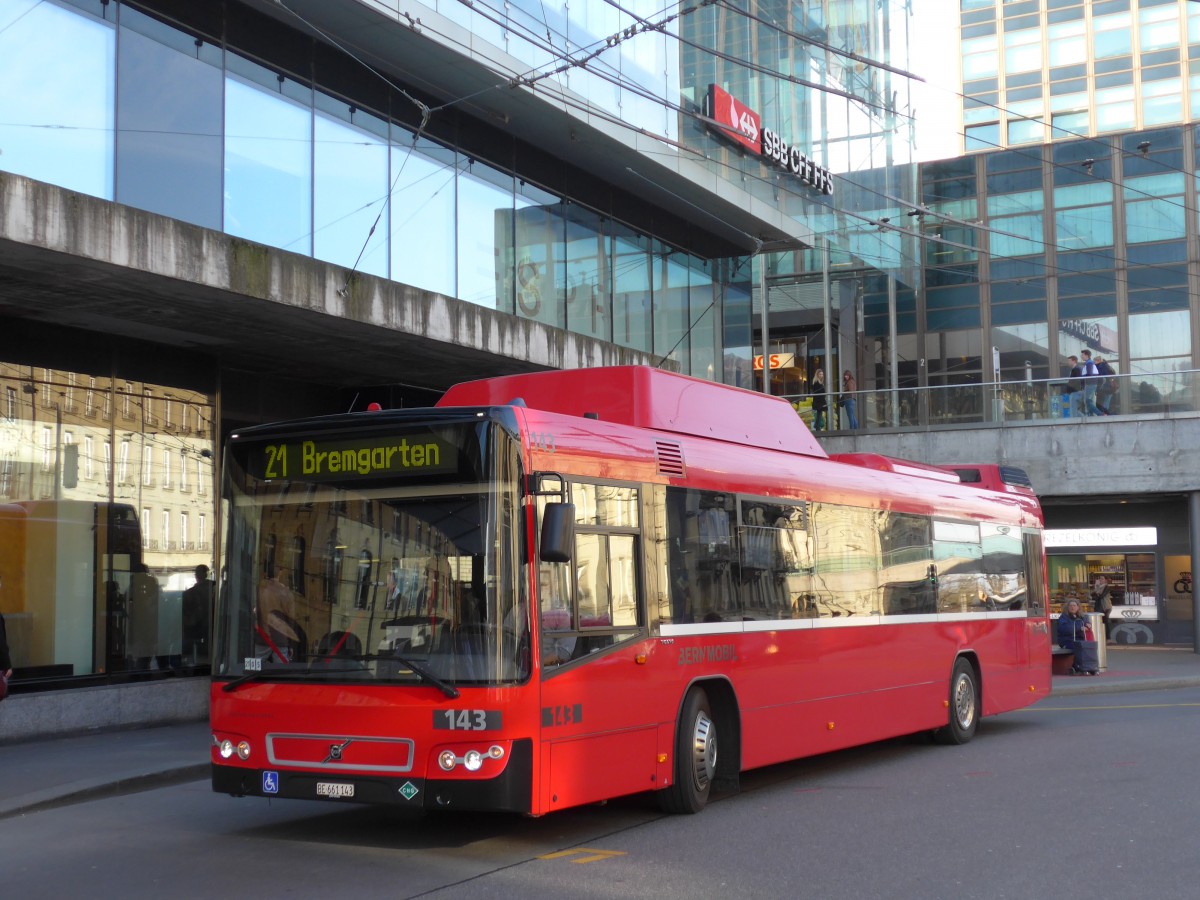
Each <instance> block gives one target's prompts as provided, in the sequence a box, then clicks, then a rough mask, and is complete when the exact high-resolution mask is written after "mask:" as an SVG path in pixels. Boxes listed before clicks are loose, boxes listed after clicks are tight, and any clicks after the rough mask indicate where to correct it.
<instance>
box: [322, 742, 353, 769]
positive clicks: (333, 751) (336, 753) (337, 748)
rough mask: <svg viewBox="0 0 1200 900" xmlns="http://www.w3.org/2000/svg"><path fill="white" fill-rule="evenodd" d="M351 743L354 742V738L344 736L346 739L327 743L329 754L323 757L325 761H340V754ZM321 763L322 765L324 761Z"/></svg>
mask: <svg viewBox="0 0 1200 900" xmlns="http://www.w3.org/2000/svg"><path fill="white" fill-rule="evenodd" d="M353 743H354V738H346V740H345V741H343V742H342V743H340V744H330V745H329V755H328V756H327V757H325V762H326V763H331V762H340V761H341V759H342V754H343V753H344V752H345V751H346V748H347V747H349V746H350V745H351V744H353ZM322 765H324V763H322Z"/></svg>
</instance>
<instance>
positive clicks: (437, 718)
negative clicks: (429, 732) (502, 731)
mask: <svg viewBox="0 0 1200 900" xmlns="http://www.w3.org/2000/svg"><path fill="white" fill-rule="evenodd" d="M433 728H434V730H435V731H497V730H498V729H499V728H500V710H498V709H439V710H437V711H435V712H434V714H433Z"/></svg>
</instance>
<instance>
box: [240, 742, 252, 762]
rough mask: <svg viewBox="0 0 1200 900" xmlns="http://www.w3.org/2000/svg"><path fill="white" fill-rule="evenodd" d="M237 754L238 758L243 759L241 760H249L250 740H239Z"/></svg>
mask: <svg viewBox="0 0 1200 900" xmlns="http://www.w3.org/2000/svg"><path fill="white" fill-rule="evenodd" d="M237 755H238V759H241V760H247V759H249V758H250V742H249V741H238V745H237Z"/></svg>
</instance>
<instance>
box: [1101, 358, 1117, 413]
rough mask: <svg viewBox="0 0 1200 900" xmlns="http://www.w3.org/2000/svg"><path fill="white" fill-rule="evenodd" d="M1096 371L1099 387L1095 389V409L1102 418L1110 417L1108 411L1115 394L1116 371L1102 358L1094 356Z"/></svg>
mask: <svg viewBox="0 0 1200 900" xmlns="http://www.w3.org/2000/svg"><path fill="white" fill-rule="evenodd" d="M1096 371H1097V372H1099V373H1100V386H1099V387H1097V388H1096V408H1097V409H1099V410H1100V414H1101V415H1104V416H1109V415H1112V413H1110V412H1109V411H1108V409H1109V406H1110V405H1111V404H1112V398H1113V394H1115V393H1116V392H1117V379H1116V374H1117V371H1116V369H1114V368H1113V367H1112V366H1111V365H1110V364H1109V362H1108V360H1107V359H1105V358H1104V357H1103V356H1100V355H1099V354H1097V355H1096Z"/></svg>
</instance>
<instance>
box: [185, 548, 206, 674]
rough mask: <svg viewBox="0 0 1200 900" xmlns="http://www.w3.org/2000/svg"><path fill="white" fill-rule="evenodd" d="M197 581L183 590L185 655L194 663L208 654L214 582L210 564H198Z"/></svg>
mask: <svg viewBox="0 0 1200 900" xmlns="http://www.w3.org/2000/svg"><path fill="white" fill-rule="evenodd" d="M195 576H196V583H195V584H193V585H192V586H191V587H190V588H188V589H187V590H186V591H184V592H183V655H184V657H185V658H186V659H188V661H189V662H191V663H192V664H193V665H194V664H196V663H198V662H201V661H202V659H203V658H204V657H207V655H208V632H209V622H210V620H211V618H212V582H211V581H209V580H208V566H206V565H199V566H196V571H195Z"/></svg>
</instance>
